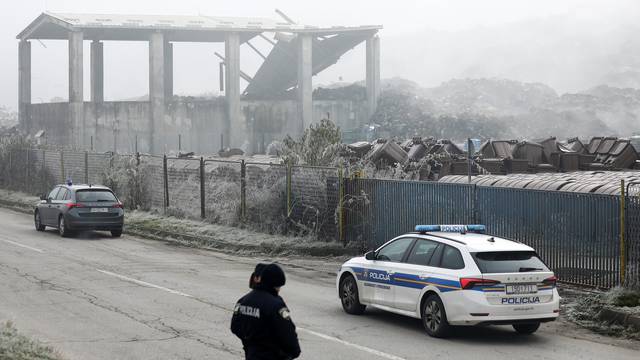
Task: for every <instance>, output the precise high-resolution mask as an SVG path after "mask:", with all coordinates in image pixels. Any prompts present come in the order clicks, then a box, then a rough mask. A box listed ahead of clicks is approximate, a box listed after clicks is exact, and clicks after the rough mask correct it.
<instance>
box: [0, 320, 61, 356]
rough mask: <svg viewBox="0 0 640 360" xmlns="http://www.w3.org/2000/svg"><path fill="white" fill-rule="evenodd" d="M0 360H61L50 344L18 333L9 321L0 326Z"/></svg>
mask: <svg viewBox="0 0 640 360" xmlns="http://www.w3.org/2000/svg"><path fill="white" fill-rule="evenodd" d="M0 360H63V357H62V355H60V353H58V352H57V351H56V350H54V349H53V348H52V347H50V346H46V345H43V344H41V343H40V342H38V341H36V340H32V339H29V338H28V337H26V336H24V335H21V334H20V333H18V330H17V329H16V328H15V327H14V326H13V324H12V323H11V322H6V323H5V324H4V325H2V326H1V327H0Z"/></svg>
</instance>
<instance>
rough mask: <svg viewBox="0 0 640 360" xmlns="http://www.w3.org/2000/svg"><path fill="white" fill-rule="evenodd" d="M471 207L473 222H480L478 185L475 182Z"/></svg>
mask: <svg viewBox="0 0 640 360" xmlns="http://www.w3.org/2000/svg"><path fill="white" fill-rule="evenodd" d="M471 195H472V197H471V203H472V204H471V209H472V211H473V223H474V224H479V223H480V219H479V216H478V185H476V184H473V191H472V193H471Z"/></svg>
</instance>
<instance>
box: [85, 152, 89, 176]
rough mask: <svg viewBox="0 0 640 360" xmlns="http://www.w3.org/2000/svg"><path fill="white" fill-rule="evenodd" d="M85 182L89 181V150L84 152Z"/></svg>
mask: <svg viewBox="0 0 640 360" xmlns="http://www.w3.org/2000/svg"><path fill="white" fill-rule="evenodd" d="M84 183H85V184H88V183H89V152H88V151H85V152H84Z"/></svg>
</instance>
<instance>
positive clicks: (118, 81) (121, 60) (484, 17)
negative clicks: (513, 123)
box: [0, 0, 640, 108]
mask: <svg viewBox="0 0 640 360" xmlns="http://www.w3.org/2000/svg"><path fill="white" fill-rule="evenodd" d="M638 3H640V1H635V0H609V1H605V0H316V1H308V0H172V1H166V0H109V1H98V0H22V1H12V0H0V54H1V55H0V79H2V80H3V81H2V85H0V105H5V106H9V107H12V108H15V107H16V105H15V104H16V101H17V40H16V39H15V36H16V35H17V34H18V33H19V32H20V31H21V30H22V29H23V28H24V27H26V26H27V25H28V24H29V23H30V22H31V21H32V20H33V19H35V18H36V17H37V16H38V15H39V14H40V13H41V12H42V11H44V10H45V9H46V10H49V11H52V12H56V11H58V12H79V13H81V12H87V13H131V14H133V13H140V14H198V13H202V14H207V15H218V16H258V17H272V18H276V17H277V15H276V14H275V13H274V9H275V8H279V9H281V10H283V11H284V12H285V13H287V14H288V15H289V16H290V17H292V18H293V19H294V20H296V21H299V22H301V23H308V24H314V25H332V24H339V25H366V24H382V25H384V30H383V31H382V32H381V37H382V40H383V47H382V51H383V63H382V73H383V77H392V76H405V77H406V76H407V74H410V73H411V70H412V69H411V67H412V66H419V65H416V62H415V61H408V62H407V63H406V64H404V63H402V58H401V57H400V58H399V59H398V58H394V59H393V61H385V54H384V49H385V47H384V46H385V45H384V44H385V43H384V40H385V38H392V39H397V38H398V37H399V35H400V34H413V33H418V32H420V31H423V30H425V29H433V30H440V31H449V32H451V31H454V32H456V31H464V30H469V29H474V28H477V27H494V26H500V25H503V24H509V23H514V22H522V21H527V20H534V19H544V18H548V17H551V16H570V17H572V18H575V19H580V20H582V21H586V22H589V21H593V22H594V24H601V23H603V21H604V22H608V23H615V22H616V21H636V20H633V19H634V17H635V16H637V15H638ZM603 19H604V20H603ZM116 45H117V46H116ZM32 46H33V48H34V54H33V56H34V59H33V62H34V63H33V72H34V73H33V101H34V102H39V101H48V100H49V99H50V98H51V97H53V96H60V97H66V91H67V90H66V75H67V68H66V61H67V60H66V57H67V53H66V44H65V43H64V42H60V41H53V42H46V46H47V47H46V48H44V47H43V46H40V45H39V44H38V43H35V42H34V44H33V45H32ZM406 46H412V44H411V43H408V44H406ZM178 47H179V48H180V49H182V50H185V52H184V53H183V54H182V55H181V53H180V51H177V53H176V55H175V57H176V59H175V62H176V64H175V66H176V71H175V75H176V81H175V86H176V92H177V93H191V94H197V93H201V92H205V91H207V90H209V91H216V87H217V71H218V70H217V63H218V62H217V59H215V58H214V57H210V58H209V56H210V55H211V53H212V51H213V50H218V49H219V47H216V46H207V45H202V44H192V45H182V44H181V45H179V46H178ZM86 49H87V51H86V54H88V48H86ZM195 54H206V56H200V55H198V56H196V55H195ZM243 54H245V53H243ZM146 56H147V55H146V45H145V44H143V43H137V44H109V43H107V45H105V63H106V64H105V67H106V68H105V78H106V79H105V80H106V85H105V86H106V96H107V99H109V98H122V97H128V96H136V95H138V96H139V95H143V94H144V93H145V92H146V82H147V81H148V76H147V74H146V71H147V69H146V66H147V64H146V62H147V57H146ZM243 56H244V55H243ZM398 56H399V55H397V54H396V57H398ZM434 56H437V54H434ZM86 58H88V56H86ZM244 59H245V57H243V70H245V71H247V70H249V71H247V72H251V71H252V70H255V68H256V67H257V64H258V62H257V60H255V59H252V54H250V53H249V54H247V57H246V59H248V60H246V63H245V60H244ZM345 60H346V62H347V63H348V64H351V65H350V66H347V67H342V68H341V67H340V65H338V66H337V67H336V69H332V70H331V71H329V72H328V73H327V74H325V75H321V76H319V78H318V79H315V80H314V81H315V83H316V84H318V83H325V82H331V81H336V80H338V79H339V78H340V77H343V78H344V80H348V81H353V80H358V79H361V78H362V77H363V76H364V69H359V68H358V64H360V63H361V64H362V67H364V54H363V51H362V49H361V47H360V48H358V49H356V50H355V51H353V52H352V53H350V54H348V55H347V56H345ZM87 61H88V59H87ZM339 64H340V63H339ZM125 65H127V66H129V67H130V68H131V69H136V70H131V71H120V69H122V67H123V66H125ZM194 68H198V69H201V72H194V71H192V69H194ZM87 75H88V73H87V72H85V83H86V82H88V76H87ZM203 78H206V79H208V80H207V83H206V84H202V79H203ZM412 80H414V81H416V82H418V83H421V79H419V78H417V79H412ZM429 85H432V84H429ZM86 96H88V92H87V94H86Z"/></svg>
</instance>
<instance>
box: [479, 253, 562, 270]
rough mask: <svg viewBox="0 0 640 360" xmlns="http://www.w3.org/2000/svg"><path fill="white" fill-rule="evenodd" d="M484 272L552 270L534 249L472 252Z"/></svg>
mask: <svg viewBox="0 0 640 360" xmlns="http://www.w3.org/2000/svg"><path fill="white" fill-rule="evenodd" d="M471 256H472V257H473V260H475V262H476V264H478V268H480V271H481V272H482V273H484V274H497V273H518V272H534V271H550V270H549V268H547V266H546V265H545V264H544V263H543V262H542V260H540V258H539V257H538V254H536V253H535V252H534V251H491V252H476V253H471Z"/></svg>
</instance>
